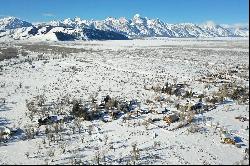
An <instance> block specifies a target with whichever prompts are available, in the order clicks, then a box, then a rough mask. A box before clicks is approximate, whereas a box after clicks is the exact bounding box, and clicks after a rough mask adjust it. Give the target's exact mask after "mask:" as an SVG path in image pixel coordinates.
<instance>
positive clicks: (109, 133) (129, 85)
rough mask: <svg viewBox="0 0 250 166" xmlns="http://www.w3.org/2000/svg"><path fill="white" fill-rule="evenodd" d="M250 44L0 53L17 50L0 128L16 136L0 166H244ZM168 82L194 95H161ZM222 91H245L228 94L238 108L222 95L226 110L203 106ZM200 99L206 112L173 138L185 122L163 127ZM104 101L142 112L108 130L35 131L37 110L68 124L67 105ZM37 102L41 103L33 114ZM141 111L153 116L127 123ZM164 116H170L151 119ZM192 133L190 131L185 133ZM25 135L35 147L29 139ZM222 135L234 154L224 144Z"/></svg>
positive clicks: (65, 127)
mask: <svg viewBox="0 0 250 166" xmlns="http://www.w3.org/2000/svg"><path fill="white" fill-rule="evenodd" d="M248 42H249V39H248V38H243V39H240V38H239V39H238V38H237V39H236V40H234V39H226V40H225V39H223V38H222V39H221V38H216V39H214V40H213V39H208V40H204V39H190V40H189V39H185V40H182V39H168V38H148V39H147V40H140V39H137V40H128V41H122V40H121V41H70V42H38V41H32V40H29V41H14V42H13V41H12V42H5V43H0V49H1V50H0V56H1V55H3V52H4V49H5V48H7V47H12V48H13V47H14V48H17V50H18V53H17V54H18V58H11V59H4V60H2V61H0V126H5V127H8V128H9V129H10V130H13V132H12V134H11V135H10V136H9V138H7V139H4V140H2V141H1V142H0V164H98V163H100V164H237V163H238V164H239V163H244V164H247V163H248V159H246V158H247V156H246V154H247V153H245V149H248V148H249V105H248V103H249V99H248V97H247V99H246V94H248V93H249V44H248ZM26 54H27V55H26ZM0 59H1V58H0ZM167 82H168V83H169V84H171V85H177V84H184V85H185V88H184V89H182V88H181V90H185V91H190V90H192V92H194V93H195V94H196V95H193V96H192V97H183V95H179V96H177V95H174V94H172V95H169V94H168V93H165V92H163V91H162V89H161V88H162V87H163V86H164V85H165V84H166V83H167ZM224 85H230V86H229V87H230V88H229V91H230V89H234V88H235V87H238V88H242V89H243V90H242V91H239V94H235V93H234V95H238V97H237V99H236V98H235V99H232V98H230V97H229V96H227V95H226V94H224V93H223V95H225V96H223V97H224V98H223V101H220V102H215V103H212V102H208V100H206V99H208V98H210V97H212V96H216V94H217V95H218V93H219V92H221V87H223V86H224ZM152 87H153V88H152ZM157 88H158V89H159V88H160V90H157ZM185 91H184V92H185ZM243 91H244V92H243ZM245 91H247V92H245ZM234 92H235V91H234ZM237 92H238V91H237ZM225 93H226V92H225ZM228 93H229V92H228ZM201 94H202V95H203V96H204V97H202V104H203V105H212V106H213V107H214V108H213V109H209V111H203V110H202V109H200V110H199V111H201V112H200V113H196V114H195V115H194V116H192V121H191V122H190V123H188V124H187V125H186V126H183V127H179V128H178V125H180V124H182V123H184V122H186V121H185V119H180V120H179V121H177V122H174V123H171V124H168V123H166V122H165V121H164V120H163V118H164V117H165V116H168V114H169V113H175V112H176V113H180V112H183V111H181V109H177V107H176V105H177V104H179V105H185V104H186V103H189V104H196V103H198V101H199V99H200V98H201V97H197V96H198V95H201ZM38 95H40V97H37V96H38ZM107 95H109V96H110V97H111V98H116V99H117V100H124V101H128V102H129V101H131V100H133V99H136V100H138V101H140V103H141V104H140V106H139V105H137V106H138V108H135V109H134V110H130V111H129V112H128V113H126V112H125V114H124V115H122V116H121V117H119V118H118V119H113V120H112V121H111V122H104V121H102V118H101V117H100V119H95V120H91V121H87V120H81V119H79V118H75V119H73V120H70V121H68V122H64V123H60V124H59V128H61V129H60V130H59V131H54V130H56V127H58V126H56V125H57V124H50V125H42V126H40V127H39V125H38V119H39V118H43V117H42V112H43V111H44V110H45V111H44V112H46V111H47V112H48V113H49V114H50V115H58V114H59V112H60V114H62V115H60V116H64V117H65V116H68V115H69V113H70V112H72V107H73V104H72V103H73V102H72V101H73V100H79V101H80V102H81V103H82V104H84V103H86V102H87V101H91V100H92V99H93V98H94V99H96V101H97V102H94V103H91V102H88V103H90V105H91V104H92V105H91V106H93V104H94V105H95V104H97V105H99V104H100V103H101V100H102V99H103V98H104V97H105V96H107ZM221 95H222V94H221ZM41 96H42V98H43V101H42V102H41V103H40V104H37V102H39V100H40V99H41ZM35 97H36V98H35ZM66 100H67V101H68V102H65V101H66ZM31 101H34V103H33V105H32V108H30V109H28V108H27V105H28V104H29V103H30V102H31ZM27 103H28V104H27ZM91 108H92V107H91ZM142 108H148V110H150V111H151V112H150V113H148V114H140V113H138V116H137V115H135V116H134V117H133V118H130V119H128V120H124V117H127V116H128V115H129V114H130V113H131V112H135V110H139V109H142ZM165 108H166V109H168V110H169V111H168V113H167V114H158V113H157V111H160V110H163V109H165ZM112 109H114V108H112ZM112 109H111V110H112ZM31 110H32V111H33V112H32V113H31ZM185 111H186V113H185V115H186V114H188V112H192V111H190V110H185ZM185 111H184V112H185ZM237 116H242V117H246V119H245V120H242V121H241V120H239V119H236V118H235V117H237ZM150 118H151V119H154V120H153V121H150V120H149V119H150ZM46 126H47V128H48V129H47V130H46V129H45V128H46ZM32 128H34V131H32ZM194 128H195V129H197V131H195V132H189V131H191V130H192V129H194ZM28 130H29V131H30V132H31V133H32V132H34V133H35V134H34V138H28V135H29V132H28ZM79 130H80V131H79ZM223 132H227V133H229V134H231V135H232V137H234V140H235V142H236V144H235V145H232V144H225V143H222V142H221V137H222V133H223ZM239 145H240V147H237V146H239Z"/></svg>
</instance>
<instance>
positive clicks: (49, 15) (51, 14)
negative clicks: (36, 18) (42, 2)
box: [43, 13, 55, 17]
mask: <svg viewBox="0 0 250 166" xmlns="http://www.w3.org/2000/svg"><path fill="white" fill-rule="evenodd" d="M43 16H45V17H54V16H55V15H54V14H53V13H43Z"/></svg>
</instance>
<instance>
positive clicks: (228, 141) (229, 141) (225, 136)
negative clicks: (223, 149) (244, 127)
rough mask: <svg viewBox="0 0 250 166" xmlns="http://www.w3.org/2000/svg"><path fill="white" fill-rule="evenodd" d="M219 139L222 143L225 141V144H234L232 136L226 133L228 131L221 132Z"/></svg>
mask: <svg viewBox="0 0 250 166" xmlns="http://www.w3.org/2000/svg"><path fill="white" fill-rule="evenodd" d="M221 141H222V143H225V144H232V145H235V140H234V138H233V136H232V135H231V134H228V133H223V134H222V135H221Z"/></svg>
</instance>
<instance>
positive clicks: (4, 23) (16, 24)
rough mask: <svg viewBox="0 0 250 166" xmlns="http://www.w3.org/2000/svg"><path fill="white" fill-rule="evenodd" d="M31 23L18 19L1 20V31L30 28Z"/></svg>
mask: <svg viewBox="0 0 250 166" xmlns="http://www.w3.org/2000/svg"><path fill="white" fill-rule="evenodd" d="M30 26H32V24H31V23H29V22H26V21H23V20H21V19H19V18H16V17H6V18H3V19H0V29H15V28H21V27H30Z"/></svg>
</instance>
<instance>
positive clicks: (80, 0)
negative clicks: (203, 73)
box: [0, 0, 249, 24]
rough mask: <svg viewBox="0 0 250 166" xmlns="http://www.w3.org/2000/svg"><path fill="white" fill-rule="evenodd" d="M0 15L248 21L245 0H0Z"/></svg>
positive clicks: (41, 18) (34, 19)
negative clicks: (138, 15)
mask: <svg viewBox="0 0 250 166" xmlns="http://www.w3.org/2000/svg"><path fill="white" fill-rule="evenodd" d="M0 4H1V5H0V16H1V17H4V16H15V17H19V18H21V19H24V20H27V21H30V22H40V21H49V20H54V19H59V20H61V19H65V18H74V17H75V16H78V17H81V18H82V19H98V20H100V19H105V18H106V17H108V16H113V17H116V18H119V17H122V16H124V17H126V18H132V17H133V15H135V14H136V13H139V14H140V15H141V16H143V17H148V18H159V19H161V20H163V21H165V22H168V23H180V22H192V23H203V22H205V21H208V20H212V21H214V22H215V23H218V24H235V23H248V19H249V17H248V13H249V7H248V6H249V0H0Z"/></svg>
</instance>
